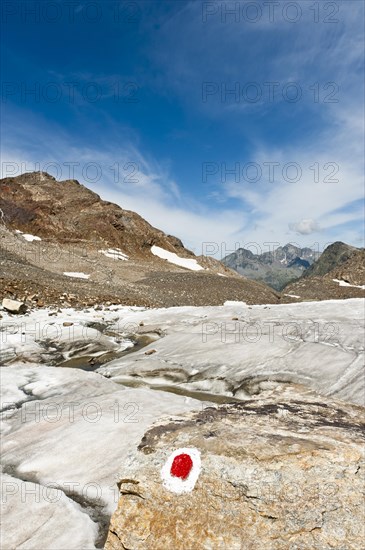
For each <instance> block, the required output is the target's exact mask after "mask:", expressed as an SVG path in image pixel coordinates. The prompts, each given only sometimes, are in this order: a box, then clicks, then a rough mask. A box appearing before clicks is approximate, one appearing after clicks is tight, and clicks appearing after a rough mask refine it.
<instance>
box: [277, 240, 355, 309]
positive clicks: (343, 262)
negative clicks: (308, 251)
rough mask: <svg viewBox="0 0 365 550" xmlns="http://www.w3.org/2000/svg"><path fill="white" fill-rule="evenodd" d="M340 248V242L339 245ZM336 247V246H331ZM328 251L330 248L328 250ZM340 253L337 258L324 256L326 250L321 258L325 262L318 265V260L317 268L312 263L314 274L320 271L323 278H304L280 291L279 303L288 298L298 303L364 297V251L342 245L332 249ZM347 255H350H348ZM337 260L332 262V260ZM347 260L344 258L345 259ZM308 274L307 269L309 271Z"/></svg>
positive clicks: (329, 255) (330, 253)
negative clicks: (280, 300) (331, 267)
mask: <svg viewBox="0 0 365 550" xmlns="http://www.w3.org/2000/svg"><path fill="white" fill-rule="evenodd" d="M339 244H341V245H343V243H339ZM331 246H333V247H335V245H331ZM329 248H331V247H329ZM336 248H337V250H341V252H342V253H341V254H340V255H339V256H337V255H333V254H332V252H333V251H331V250H330V251H329V253H328V255H327V254H326V252H327V250H328V249H326V250H325V251H324V252H323V255H322V257H323V256H324V255H325V254H326V257H327V258H329V259H330V260H328V261H327V260H326V261H325V263H324V264H322V263H321V260H322V257H321V258H320V259H319V260H318V262H319V264H318V265H317V267H316V266H315V264H313V266H312V267H314V272H315V273H318V272H323V271H325V274H324V275H323V276H318V275H317V276H316V275H312V276H307V275H306V276H304V277H301V278H300V279H298V280H297V281H295V282H293V283H291V284H289V285H288V286H286V287H285V289H284V290H283V297H282V301H284V302H285V299H289V300H290V301H291V300H292V298H290V295H293V296H297V298H296V299H297V300H298V301H301V300H332V299H341V298H342V299H348V298H360V297H363V296H365V250H364V249H357V248H353V247H349V246H348V245H343V246H340V247H337V246H336V247H335V250H336ZM348 254H349V255H348ZM334 256H335V258H336V260H335V261H332V259H333V258H334ZM346 258H347V259H346ZM333 264H335V267H334V268H333V269H331V270H330V271H327V269H328V267H329V266H332V265H333ZM308 271H309V270H308Z"/></svg>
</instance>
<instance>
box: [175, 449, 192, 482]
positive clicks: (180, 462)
mask: <svg viewBox="0 0 365 550" xmlns="http://www.w3.org/2000/svg"><path fill="white" fill-rule="evenodd" d="M192 467H193V461H192V460H191V458H190V456H189V455H187V454H185V453H183V454H181V455H177V456H175V458H174V461H173V463H172V466H171V470H170V473H171V475H172V476H175V477H180V478H181V479H186V478H187V477H188V475H189V474H190V471H191V469H192Z"/></svg>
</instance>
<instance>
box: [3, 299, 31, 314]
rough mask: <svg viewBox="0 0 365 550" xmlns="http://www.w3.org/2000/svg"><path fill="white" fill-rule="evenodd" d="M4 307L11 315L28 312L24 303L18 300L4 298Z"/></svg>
mask: <svg viewBox="0 0 365 550" xmlns="http://www.w3.org/2000/svg"><path fill="white" fill-rule="evenodd" d="M2 306H3V308H4V309H6V311H9V312H10V313H20V314H21V313H25V312H26V311H27V306H26V304H25V303H24V302H20V301H18V300H11V299H10V298H4V299H3V302H2Z"/></svg>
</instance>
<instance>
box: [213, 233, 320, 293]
mask: <svg viewBox="0 0 365 550" xmlns="http://www.w3.org/2000/svg"><path fill="white" fill-rule="evenodd" d="M319 256H320V253H319V252H317V251H314V250H312V249H310V248H298V247H297V246H294V245H292V244H286V245H285V246H279V247H278V248H277V249H275V250H274V251H270V252H264V253H262V254H253V252H251V251H250V250H246V249H245V248H239V249H238V250H236V251H235V252H233V253H232V254H229V255H228V256H226V257H225V258H223V260H222V263H223V264H224V265H226V266H227V267H229V268H231V269H234V270H235V271H237V273H239V274H240V275H243V276H244V277H247V278H248V279H253V280H255V281H259V282H262V283H265V284H267V285H268V286H271V287H272V288H274V289H275V290H278V291H280V290H282V289H283V288H284V287H285V286H286V285H287V284H288V283H289V282H290V281H293V280H295V279H298V278H299V277H301V276H302V275H303V274H304V273H305V272H306V271H307V270H308V269H310V267H311V266H312V264H313V263H314V262H315V261H316V260H318V258H319Z"/></svg>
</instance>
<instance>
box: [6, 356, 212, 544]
mask: <svg viewBox="0 0 365 550" xmlns="http://www.w3.org/2000/svg"><path fill="white" fill-rule="evenodd" d="M1 380H2V388H1V391H2V393H3V396H4V397H3V402H4V401H6V405H7V410H6V411H5V412H4V413H3V414H2V468H3V472H4V473H8V474H11V476H12V477H13V478H16V479H17V480H18V481H17V483H19V484H20V483H22V482H23V481H27V482H30V483H32V484H35V485H36V486H41V487H44V486H47V487H49V486H52V487H56V488H57V489H58V490H59V491H61V492H62V494H64V498H63V500H62V502H61V501H59V502H57V503H56V505H55V506H53V509H52V506H51V505H50V504H49V503H48V502H47V498H46V497H47V493H44V491H43V490H42V491H41V492H40V497H39V498H40V504H39V503H38V504H35V503H34V502H33V500H32V497H31V496H29V498H28V497H27V498H26V502H25V503H20V502H19V498H18V497H19V495H18V494H16V495H15V496H14V497H13V496H11V495H10V496H8V503H7V507H6V510H5V512H6V513H5V514H4V515H5V516H6V522H7V523H6V524H7V525H9V526H10V527H11V526H13V525H14V524H15V523H16V519H17V518H19V517H21V515H22V514H23V513H25V510H24V506H22V504H24V505H25V506H26V507H27V510H28V514H29V516H35V515H36V516H37V520H36V521H34V522H33V524H32V522H31V520H30V519H29V518H28V520H27V521H26V522H25V524H24V532H23V530H17V529H14V528H12V529H11V531H12V534H11V535H10V534H9V535H7V536H8V537H10V536H12V537H13V538H12V539H6V540H5V542H4V544H5V548H9V549H10V548H22V547H23V546H21V543H22V541H23V540H24V539H25V538H27V537H30V539H29V541H28V543H29V546H24V548H57V549H62V548H65V549H68V548H82V549H83V548H94V546H93V544H95V542H96V531H95V529H94V528H91V527H92V526H90V525H89V523H88V522H89V520H88V516H86V515H85V513H84V512H85V510H87V511H88V514H89V515H90V517H91V518H92V519H93V520H94V521H95V522H97V523H98V524H99V526H100V525H103V527H104V528H105V527H106V526H107V524H108V521H109V517H110V515H111V513H112V512H113V511H114V509H115V508H116V505H117V502H118V496H119V493H118V489H117V485H116V482H117V481H118V474H117V472H119V471H121V470H122V469H123V464H124V461H125V460H126V458H127V456H128V454H129V453H131V452H132V451H133V449H135V448H136V446H137V445H138V444H139V442H140V440H141V438H142V436H143V434H144V433H145V431H146V430H147V428H148V427H149V426H150V425H151V424H152V423H153V422H154V421H155V420H157V419H158V418H160V417H162V416H170V415H172V414H175V413H181V412H185V411H189V410H192V409H199V408H200V407H201V404H200V402H198V401H195V400H194V399H190V398H187V397H182V396H177V395H173V394H171V393H167V392H166V393H165V392H154V391H151V390H149V389H139V388H136V389H132V388H125V387H123V386H120V385H118V384H115V383H114V382H113V381H111V380H108V379H106V378H104V377H102V376H100V374H97V373H94V372H85V371H82V370H78V369H68V368H56V367H44V366H34V365H33V366H26V367H21V366H16V367H14V366H9V367H1ZM20 392H21V393H23V397H22V395H21V393H20ZM12 396H14V398H15V403H14V406H13V407H12V408H11V407H10V408H9V400H10V399H11V397H12ZM20 402H22V403H21V407H19V404H20ZM3 404H4V403H3ZM16 407H18V408H16ZM70 494H71V495H72V500H75V501H76V502H81V504H82V507H83V508H82V510H79V507H78V506H76V507H75V506H74V504H73V503H72V502H70V503H68V505H69V509H68V510H65V511H64V516H65V518H64V519H62V518H61V519H60V515H62V507H61V508H60V506H61V504H62V506H64V507H66V504H67V502H68V501H67V498H66V497H67V496H70ZM71 505H72V507H71V508H70V506H71ZM42 510H43V511H42ZM38 513H39V514H41V515H40V517H41V518H42V517H43V519H44V521H47V518H48V517H49V518H51V517H53V518H54V521H55V523H57V526H56V528H55V529H56V531H55V533H54V534H53V536H54V543H53V544H54V546H52V545H50V546H47V544H48V539H47V537H48V535H47V533H46V534H45V535H44V537H45V538H44V540H43V539H42V536H43V535H42V531H41V532H38V530H39V523H38ZM70 514H71V515H70ZM8 515H9V516H10V517H7V516H8ZM68 517H70V531H69V529H68V520H67V519H66V518H68ZM73 518H75V526H77V524H78V525H79V529H80V533H79V536H78V537H74V536H73V535H74V525H73ZM49 521H51V520H49ZM40 523H41V524H42V522H40ZM51 525H52V523H51ZM75 528H76V527H75ZM61 529H63V530H64V532H65V539H62V540H61V541H57V535H58V532H59V531H60V530H61ZM83 533H85V534H83ZM87 534H89V538H88V539H87V538H84V539H80V536H82V537H86V535H87ZM91 534H93V536H91ZM99 535H100V533H99ZM38 537H39V539H38ZM73 538H75V541H74V542H73V543H72V544H73V545H71V546H67V542H68V540H71V539H73ZM38 541H40V543H39V544H38V545H37V544H36V543H37V542H38ZM28 543H27V544H28ZM91 543H92V544H91ZM83 545H85V546H83Z"/></svg>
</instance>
